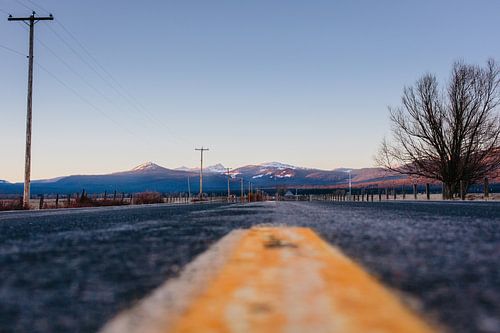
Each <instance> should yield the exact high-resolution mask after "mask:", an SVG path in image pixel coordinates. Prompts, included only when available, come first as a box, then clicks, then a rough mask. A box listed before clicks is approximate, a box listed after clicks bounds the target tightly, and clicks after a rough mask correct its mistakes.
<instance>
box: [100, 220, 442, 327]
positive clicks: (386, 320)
mask: <svg viewBox="0 0 500 333" xmlns="http://www.w3.org/2000/svg"><path fill="white" fill-rule="evenodd" d="M226 243H227V244H226V245H227V246H225V247H224V251H227V250H229V249H231V252H230V255H227V253H226V254H225V257H224V259H223V260H219V264H218V268H217V270H212V271H211V272H207V274H208V276H209V278H205V280H204V281H203V282H204V283H205V284H204V286H203V287H200V285H196V286H192V285H190V286H188V288H191V287H195V289H197V290H196V291H192V292H189V293H188V294H189V296H190V297H189V300H188V301H187V302H185V303H184V305H183V306H181V307H177V309H176V310H175V309H174V310H175V311H173V312H174V313H176V315H175V316H172V310H171V309H170V308H169V307H168V306H163V307H162V309H161V311H164V312H163V316H164V317H165V318H168V320H163V321H161V320H160V321H157V323H156V324H159V325H160V326H155V327H152V326H151V325H149V326H148V329H147V330H146V329H145V326H142V324H141V321H143V320H141V316H138V315H137V311H135V312H134V311H132V312H130V313H129V314H128V316H129V317H130V314H132V315H133V316H132V318H133V320H132V321H133V322H134V326H135V329H129V330H124V329H125V328H126V327H125V326H122V327H121V329H122V330H121V331H120V332H148V333H149V332H164V333H167V332H168V333H174V332H175V333H188V332H207V333H212V332H213V333H215V332H217V333H219V332H221V333H222V332H236V333H239V332H273V333H274V332H290V333H295V332H297V333H298V332H314V333H321V332H343V333H350V332H377V333H382V332H394V333H395V332H398V333H400V332H405V333H413V332H415V333H416V332H433V331H434V330H433V329H432V328H431V327H430V326H429V325H427V324H426V323H424V322H423V321H422V320H421V319H419V318H418V317H417V316H416V315H415V314H414V313H412V312H411V311H410V310H408V309H407V308H406V307H404V306H403V305H402V303H401V302H400V301H399V299H398V298H397V297H395V296H394V295H393V294H391V293H390V292H389V291H388V290H387V289H385V288H384V287H382V286H381V285H380V284H379V283H378V282H377V281H376V280H375V279H374V278H372V277H371V276H370V275H369V274H367V273H366V272H364V271H363V269H362V268H361V267H359V266H358V265H356V264H355V263H354V262H352V261H351V260H349V259H348V258H347V257H346V256H344V255H343V254H342V253H341V252H340V251H339V250H338V249H336V248H334V247H332V246H331V245H329V244H327V243H326V242H324V241H323V240H322V239H321V238H320V237H318V236H317V235H316V234H315V233H314V232H313V231H312V230H310V229H307V228H289V227H282V228H277V227H257V228H252V229H250V230H248V231H245V232H241V231H240V232H239V234H237V236H235V237H233V238H232V241H231V242H226ZM219 254H221V253H220V252H219ZM213 257H214V256H212V258H213ZM207 263H208V262H206V261H205V262H204V265H205V267H206V265H207ZM193 264H194V263H193ZM202 266H203V265H202ZM202 266H200V267H202ZM197 272H198V274H204V273H205V272H204V271H203V270H197ZM183 275H184V274H183ZM183 279H184V277H183V276H181V277H180V280H181V281H182V280H183ZM196 282H197V281H194V283H196ZM167 284H168V283H167ZM188 285H189V283H188ZM176 301H181V300H179V299H177V300H173V303H175V302H176ZM155 311H157V310H155ZM119 318H120V317H118V319H119ZM111 324H113V322H112V323H111ZM156 324H155V325H156ZM111 326H112V325H110V327H111ZM104 332H106V333H110V332H118V331H112V330H104Z"/></svg>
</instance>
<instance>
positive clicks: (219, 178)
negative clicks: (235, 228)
mask: <svg viewBox="0 0 500 333" xmlns="http://www.w3.org/2000/svg"><path fill="white" fill-rule="evenodd" d="M226 170H227V169H226V168H225V167H224V166H223V165H222V164H216V165H213V166H208V167H206V168H204V169H203V171H204V176H203V189H204V191H205V192H225V191H226V190H227V178H228V174H227V171H226ZM349 173H350V175H351V181H352V185H353V187H368V186H395V185H401V184H404V183H407V184H408V185H409V184H410V183H409V180H408V179H407V177H406V176H404V175H400V174H397V173H391V172H387V171H386V170H384V169H381V168H362V169H346V168H338V169H334V170H320V169H311V168H302V167H298V166H293V165H289V164H284V163H279V162H270V163H262V164H256V165H247V166H243V167H239V168H236V169H231V170H230V172H229V176H230V177H231V178H230V186H231V189H232V191H235V192H238V193H239V189H240V186H241V179H243V183H244V187H245V189H247V188H248V182H251V183H252V184H253V185H252V186H253V188H261V189H274V188H276V187H280V188H308V189H311V188H315V189H328V188H339V187H347V186H348V183H349ZM82 189H85V190H86V191H87V192H88V193H104V192H105V191H107V192H108V193H111V192H113V191H115V190H116V191H117V192H125V193H136V192H143V191H157V192H162V193H172V192H175V193H179V192H188V189H190V190H191V192H193V193H196V192H198V191H199V168H198V169H197V168H186V167H181V168H177V169H168V168H164V167H162V166H160V165H158V164H155V163H153V162H147V163H143V164H141V165H139V166H137V167H135V168H133V169H131V170H128V171H122V172H115V173H111V174H103V175H73V176H67V177H58V178H53V179H44V180H35V181H33V182H32V185H31V191H32V193H33V194H34V195H37V194H57V193H60V194H66V193H76V192H80V191H82ZM22 191H23V184H22V183H9V182H6V181H0V194H4V195H5V194H7V195H17V194H21V193H22Z"/></svg>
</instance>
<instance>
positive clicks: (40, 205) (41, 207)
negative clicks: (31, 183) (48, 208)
mask: <svg viewBox="0 0 500 333" xmlns="http://www.w3.org/2000/svg"><path fill="white" fill-rule="evenodd" d="M38 208H39V209H43V194H42V195H41V196H40V204H39V206H38Z"/></svg>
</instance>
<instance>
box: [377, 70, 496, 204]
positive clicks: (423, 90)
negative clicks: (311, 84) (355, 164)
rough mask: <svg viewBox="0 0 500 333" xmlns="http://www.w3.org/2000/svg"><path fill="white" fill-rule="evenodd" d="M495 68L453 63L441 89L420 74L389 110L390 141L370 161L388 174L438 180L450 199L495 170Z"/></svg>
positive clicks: (436, 83) (432, 79) (430, 78)
mask: <svg viewBox="0 0 500 333" xmlns="http://www.w3.org/2000/svg"><path fill="white" fill-rule="evenodd" d="M499 104H500V69H499V67H498V66H497V64H496V63H495V62H494V61H493V60H489V61H488V62H487V64H486V66H485V67H479V66H474V65H468V64H464V63H462V62H457V63H455V64H454V65H453V68H452V72H451V78H450V80H449V82H448V85H447V87H446V89H443V90H440V88H439V85H438V81H437V79H436V77H435V76H434V75H430V74H427V75H424V76H423V77H422V78H421V79H419V80H418V81H417V82H416V83H415V85H414V86H412V87H406V88H405V89H404V91H403V96H402V105H401V106H399V107H397V108H389V111H390V121H391V124H392V140H391V141H390V142H389V141H387V140H386V139H384V140H383V142H382V144H381V147H380V151H379V154H378V155H377V157H376V161H377V163H378V164H379V165H381V166H383V167H385V168H387V169H388V170H392V171H396V172H399V173H402V174H407V175H412V176H421V177H425V178H431V179H435V180H439V181H441V182H443V183H444V185H445V197H447V198H452V197H453V196H454V195H455V194H456V193H459V191H460V188H461V186H460V182H462V189H463V191H462V193H460V194H461V195H462V196H464V195H465V192H466V189H467V188H468V187H469V186H470V185H471V184H473V183H474V182H478V181H479V180H482V179H483V178H484V177H486V176H488V175H491V174H492V173H494V172H497V171H498V170H499V168H500V118H499V112H498V109H499Z"/></svg>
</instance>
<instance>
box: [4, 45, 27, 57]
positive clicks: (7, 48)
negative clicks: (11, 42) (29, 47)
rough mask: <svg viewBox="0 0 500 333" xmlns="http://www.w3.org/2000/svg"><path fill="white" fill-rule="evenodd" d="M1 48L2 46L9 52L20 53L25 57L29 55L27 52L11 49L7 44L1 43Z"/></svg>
mask: <svg viewBox="0 0 500 333" xmlns="http://www.w3.org/2000/svg"><path fill="white" fill-rule="evenodd" d="M0 48H2V49H4V50H7V51H9V52H12V53H15V54H17V55H20V56H23V57H27V55H26V54H25V53H22V52H19V51H17V50H14V49H11V48H10V47H8V46H5V45H0Z"/></svg>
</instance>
